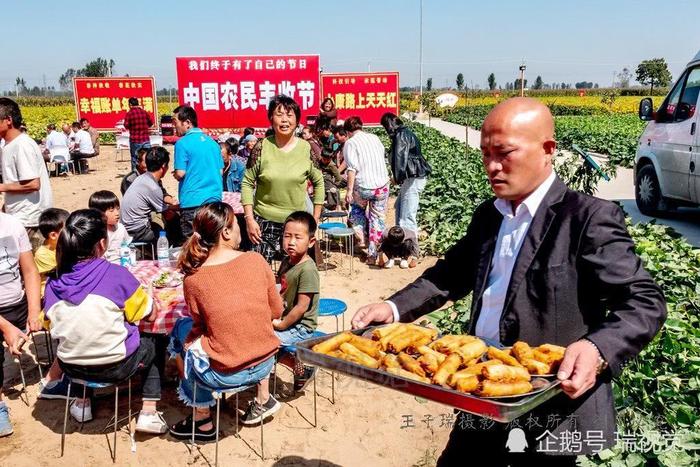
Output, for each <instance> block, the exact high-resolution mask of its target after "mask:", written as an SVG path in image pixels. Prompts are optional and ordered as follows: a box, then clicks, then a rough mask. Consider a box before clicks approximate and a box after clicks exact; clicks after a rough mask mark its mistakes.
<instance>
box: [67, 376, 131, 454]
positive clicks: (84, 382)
mask: <svg viewBox="0 0 700 467" xmlns="http://www.w3.org/2000/svg"><path fill="white" fill-rule="evenodd" d="M66 376H67V375H66ZM127 381H128V383H129V414H128V417H127V420H128V422H127V425H130V424H131V377H129V378H128V379H127ZM73 383H76V384H82V385H83V400H84V399H85V396H86V393H87V388H92V389H102V388H108V387H110V386H114V416H113V417H112V418H113V419H114V442H113V448H112V446H110V452H111V454H112V463H116V461H117V424H118V423H119V421H120V420H119V383H98V382H95V381H87V380H82V379H78V378H70V377H69V378H68V390H67V391H66V409H65V412H64V414H63V432H62V433H61V457H63V447H64V445H65V440H66V425H67V424H68V406H69V405H70V387H71V385H72V384H73ZM82 418H83V419H84V418H85V406H83V416H82ZM111 421H112V420H111V419H110V421H109V422H107V425H105V427H104V428H103V429H102V432H105V431H106V430H107V427H108V426H109V425H110V423H111ZM83 424H84V422H82V421H81V422H80V431H82V430H83ZM107 443H108V444H109V438H107Z"/></svg>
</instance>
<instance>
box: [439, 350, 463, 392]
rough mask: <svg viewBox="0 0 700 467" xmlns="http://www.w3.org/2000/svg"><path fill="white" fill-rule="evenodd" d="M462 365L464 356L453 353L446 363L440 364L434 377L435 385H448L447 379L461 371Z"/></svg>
mask: <svg viewBox="0 0 700 467" xmlns="http://www.w3.org/2000/svg"><path fill="white" fill-rule="evenodd" d="M461 364H462V356H461V355H460V354H458V353H451V354H450V355H448V356H447V358H446V359H445V361H444V362H442V363H441V364H440V366H439V367H438V370H437V371H436V372H435V374H434V375H433V383H435V384H438V385H440V386H443V385H445V384H446V383H447V379H448V378H449V377H450V375H451V374H453V373H456V372H457V370H459V366H460V365H461Z"/></svg>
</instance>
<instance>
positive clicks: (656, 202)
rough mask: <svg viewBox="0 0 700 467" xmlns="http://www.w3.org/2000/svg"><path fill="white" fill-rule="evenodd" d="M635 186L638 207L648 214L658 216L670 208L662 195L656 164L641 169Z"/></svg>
mask: <svg viewBox="0 0 700 467" xmlns="http://www.w3.org/2000/svg"><path fill="white" fill-rule="evenodd" d="M636 185H637V186H636V187H635V190H634V193H635V200H636V201H637V208H639V210H640V211H641V212H642V214H645V215H647V216H658V215H659V214H661V213H662V212H663V211H665V210H666V209H668V205H667V203H666V200H665V199H664V197H663V196H662V195H661V186H660V185H659V179H658V178H657V177H656V172H655V171H654V166H653V165H651V164H649V165H645V166H644V167H642V168H641V169H639V173H638V174H637V184H636Z"/></svg>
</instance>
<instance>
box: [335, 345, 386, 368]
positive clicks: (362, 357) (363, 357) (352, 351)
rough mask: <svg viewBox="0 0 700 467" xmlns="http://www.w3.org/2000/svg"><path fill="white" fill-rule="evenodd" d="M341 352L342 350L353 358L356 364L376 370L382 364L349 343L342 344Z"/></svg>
mask: <svg viewBox="0 0 700 467" xmlns="http://www.w3.org/2000/svg"><path fill="white" fill-rule="evenodd" d="M340 350H342V351H343V353H345V354H346V355H347V356H349V357H352V358H353V359H354V360H355V361H356V363H359V364H360V365H364V366H367V367H370V368H375V369H376V368H379V367H380V366H381V362H379V360H376V359H374V358H372V357H370V356H369V355H367V354H366V353H364V352H363V351H361V350H359V349H358V348H357V347H355V346H354V345H352V344H350V343H348V342H344V343H342V344H340Z"/></svg>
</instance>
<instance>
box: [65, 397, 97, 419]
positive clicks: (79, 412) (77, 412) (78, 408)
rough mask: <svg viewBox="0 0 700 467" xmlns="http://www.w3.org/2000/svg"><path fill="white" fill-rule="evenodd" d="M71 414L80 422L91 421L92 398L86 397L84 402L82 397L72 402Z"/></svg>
mask: <svg viewBox="0 0 700 467" xmlns="http://www.w3.org/2000/svg"><path fill="white" fill-rule="evenodd" d="M83 404H85V412H84V415H83ZM70 415H71V417H73V418H74V419H75V420H76V421H78V422H81V423H83V422H89V421H90V420H92V406H91V405H90V399H86V400H85V402H82V401H81V399H75V400H74V401H73V402H71V404H70Z"/></svg>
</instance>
